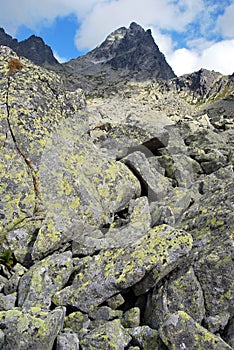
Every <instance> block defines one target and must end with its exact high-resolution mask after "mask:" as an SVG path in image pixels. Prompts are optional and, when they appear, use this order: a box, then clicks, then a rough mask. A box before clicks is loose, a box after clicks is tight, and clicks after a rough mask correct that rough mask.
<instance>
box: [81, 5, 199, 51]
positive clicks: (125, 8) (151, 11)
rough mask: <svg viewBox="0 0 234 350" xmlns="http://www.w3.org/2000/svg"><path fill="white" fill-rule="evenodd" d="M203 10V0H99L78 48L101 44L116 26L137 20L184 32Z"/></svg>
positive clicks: (149, 24)
mask: <svg viewBox="0 0 234 350" xmlns="http://www.w3.org/2000/svg"><path fill="white" fill-rule="evenodd" d="M203 9H204V3H203V0H178V1H177V2H175V1H174V2H173V1H171V0H144V1H138V2H136V1H135V0H112V1H109V2H98V3H97V4H96V5H95V6H94V7H93V9H92V11H91V12H90V13H89V14H88V15H87V16H86V17H85V18H84V21H83V22H82V25H81V27H80V29H79V30H78V32H77V34H76V39H75V42H76V46H77V48H78V49H91V48H93V47H95V46H97V45H98V44H100V43H101V42H102V41H103V40H104V39H105V37H106V36H107V35H108V34H109V33H110V32H112V31H113V30H114V29H116V28H118V27H121V26H126V25H128V24H130V23H131V22H132V21H135V22H137V23H139V24H141V25H143V26H144V27H147V28H149V27H152V26H153V27H154V28H155V29H156V28H158V29H159V28H160V29H166V30H177V31H183V30H184V29H185V27H186V25H187V24H188V23H189V22H190V21H192V20H193V19H194V18H196V16H197V15H198V14H199V13H200V12H201V11H202V10H203Z"/></svg>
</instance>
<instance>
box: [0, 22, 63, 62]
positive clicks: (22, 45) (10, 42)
mask: <svg viewBox="0 0 234 350" xmlns="http://www.w3.org/2000/svg"><path fill="white" fill-rule="evenodd" d="M0 45H4V46H8V47H10V48H11V49H12V50H14V51H15V52H16V53H17V55H19V56H23V57H26V58H28V59H29V60H31V61H32V62H33V63H35V64H37V65H39V66H55V65H58V64H59V62H58V61H57V60H56V58H55V57H54V55H53V51H52V49H51V48H50V46H48V45H46V44H45V43H44V41H43V39H42V38H40V37H38V36H35V35H32V36H30V37H29V38H28V39H26V40H23V41H20V42H18V40H17V39H14V38H12V36H10V35H9V34H7V33H6V32H5V30H4V29H3V28H0Z"/></svg>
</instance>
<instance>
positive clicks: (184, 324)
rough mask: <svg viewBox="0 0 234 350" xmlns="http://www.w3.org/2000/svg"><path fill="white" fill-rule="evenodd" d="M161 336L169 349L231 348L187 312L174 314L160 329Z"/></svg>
mask: <svg viewBox="0 0 234 350" xmlns="http://www.w3.org/2000/svg"><path fill="white" fill-rule="evenodd" d="M159 334H160V337H161V338H162V340H163V342H164V343H165V344H166V346H167V347H168V349H169V350H181V349H190V350H203V349H211V350H231V349H232V348H231V347H230V346H229V345H228V344H227V343H225V342H224V341H223V340H222V339H221V338H220V337H218V336H216V335H214V334H212V333H210V332H209V331H207V329H205V328H203V327H202V326H201V325H200V324H199V323H196V322H195V321H194V319H193V318H192V317H191V316H189V315H188V314H186V312H184V311H178V312H177V313H174V314H172V315H171V316H170V317H169V318H168V319H167V320H166V321H165V322H164V324H163V325H162V327H161V328H160V330H159Z"/></svg>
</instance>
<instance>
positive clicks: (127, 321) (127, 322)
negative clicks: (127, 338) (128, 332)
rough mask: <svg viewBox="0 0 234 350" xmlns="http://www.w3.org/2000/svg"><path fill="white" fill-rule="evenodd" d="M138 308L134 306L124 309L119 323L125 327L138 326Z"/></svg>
mask: <svg viewBox="0 0 234 350" xmlns="http://www.w3.org/2000/svg"><path fill="white" fill-rule="evenodd" d="M140 313H141V312H140V309H139V308H138V307H134V308H132V309H130V310H128V311H126V312H125V313H124V315H123V317H122V320H121V323H122V325H123V326H124V327H125V328H133V327H138V326H139V325H140Z"/></svg>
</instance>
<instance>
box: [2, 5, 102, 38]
mask: <svg viewBox="0 0 234 350" xmlns="http://www.w3.org/2000/svg"><path fill="white" fill-rule="evenodd" d="M104 1H105V0H85V1H84V0H39V1H38V0H20V2H19V1H18V0H7V1H4V3H3V4H1V12H0V23H1V26H3V27H4V29H6V31H7V32H8V33H9V34H11V35H15V33H16V31H17V28H18V27H19V26H20V25H25V26H27V27H29V28H31V29H33V30H36V29H38V28H39V29H40V27H42V26H45V25H47V26H49V25H51V23H52V22H53V21H54V19H55V18H56V17H58V16H67V15H69V14H71V13H75V14H76V15H77V18H78V19H80V20H82V19H83V18H84V17H85V16H86V15H87V14H88V13H89V12H90V11H91V9H92V8H93V6H94V5H95V4H97V3H102V2H104Z"/></svg>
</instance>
